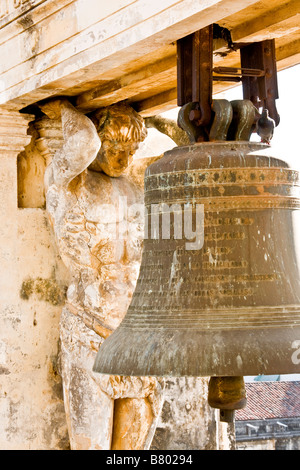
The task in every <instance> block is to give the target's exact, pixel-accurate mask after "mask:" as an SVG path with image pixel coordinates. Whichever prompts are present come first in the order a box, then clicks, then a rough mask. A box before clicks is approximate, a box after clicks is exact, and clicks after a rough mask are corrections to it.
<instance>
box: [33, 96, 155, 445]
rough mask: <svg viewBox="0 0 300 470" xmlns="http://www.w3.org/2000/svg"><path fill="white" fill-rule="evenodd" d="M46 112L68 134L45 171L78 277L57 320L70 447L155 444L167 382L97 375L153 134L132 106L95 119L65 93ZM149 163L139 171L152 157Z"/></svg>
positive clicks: (117, 311)
mask: <svg viewBox="0 0 300 470" xmlns="http://www.w3.org/2000/svg"><path fill="white" fill-rule="evenodd" d="M41 110H42V111H43V113H44V114H46V115H47V116H48V117H49V118H51V119H55V120H57V119H61V125H62V131H63V137H64V143H63V146H62V148H61V149H59V150H57V151H56V153H55V154H54V157H53V159H52V162H51V163H50V165H49V166H48V167H47V170H46V174H45V188H46V206H47V210H48V212H49V216H50V221H51V224H52V226H53V228H54V232H55V236H56V240H57V244H58V248H59V252H60V255H61V257H62V259H63V261H64V263H65V264H66V266H67V267H68V269H69V272H70V274H71V276H72V282H71V284H70V286H69V288H68V291H67V301H66V305H65V307H64V309H63V311H62V316H61V326H60V328H61V331H60V336H61V374H62V379H63V386H64V401H65V409H66V416H67V422H68V429H69V436H70V443H71V448H72V449H74V450H84V449H99V450H107V449H118V450H121V449H122V450H123V449H125V450H129V449H134V450H137V449H148V448H149V446H150V444H151V441H152V437H153V434H154V432H155V426H156V420H157V417H158V414H159V410H160V407H161V403H162V388H163V385H162V382H161V381H159V380H157V379H155V378H151V377H150V378H149V377H145V378H138V377H119V376H104V375H100V374H95V373H93V372H92V367H93V363H94V359H95V356H96V353H97V351H98V349H99V347H101V344H102V342H103V341H104V339H105V338H107V337H108V336H109V335H110V334H111V333H112V331H114V329H115V328H116V327H117V326H118V325H119V324H120V322H121V320H122V319H123V317H124V315H125V313H126V311H127V308H128V306H129V303H130V300H131V297H132V294H133V291H134V288H135V284H136V281H137V277H138V271H139V266H140V261H141V253H142V242H143V230H144V223H143V222H144V213H131V214H129V215H128V214H126V211H125V212H124V210H121V209H122V208H121V206H122V204H121V203H120V201H121V202H122V201H123V202H124V203H125V204H126V203H127V206H132V205H133V204H143V187H142V185H141V184H138V183H137V181H138V179H135V178H134V170H131V171H128V170H127V168H128V166H129V164H130V163H131V161H132V159H133V154H134V152H135V151H136V149H137V148H138V145H139V143H140V142H141V141H143V140H144V138H145V137H146V134H147V131H146V128H145V126H144V122H143V119H142V118H141V117H140V116H139V115H138V114H137V113H136V112H135V111H134V110H133V109H132V108H131V107H129V106H127V105H125V104H118V105H114V106H111V107H108V108H104V109H102V110H99V111H97V112H95V113H93V115H92V116H91V118H88V117H87V116H85V115H83V114H82V113H80V112H79V111H77V110H76V109H75V108H74V107H73V106H72V105H71V104H70V103H69V102H68V100H66V99H62V100H60V99H57V100H53V101H50V102H48V103H46V104H45V105H42V106H41ZM145 160H149V162H147V161H146V163H144V164H143V165H141V164H140V165H139V171H142V172H143V171H144V170H145V168H146V166H147V164H150V163H151V162H152V161H153V159H145ZM140 180H141V181H142V178H140ZM116 232H117V235H116ZM120 234H121V235H122V236H120Z"/></svg>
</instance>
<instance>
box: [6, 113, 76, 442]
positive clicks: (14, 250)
mask: <svg viewBox="0 0 300 470" xmlns="http://www.w3.org/2000/svg"><path fill="white" fill-rule="evenodd" d="M33 119H34V116H26V115H25V116H24V115H20V114H19V113H13V112H12V113H9V112H4V111H2V113H1V115H0V129H1V131H0V135H1V136H0V182H1V184H0V187H1V188H0V198H1V204H0V217H1V228H0V265H1V269H0V296H1V305H0V371H1V381H0V422H1V428H0V448H1V449H3V450H6V449H8V450H18V449H20V450H21V449H22V450H29V449H32V450H35V449H40V450H42V449H45V450H46V449H67V448H68V447H69V439H68V433H67V426H66V419H65V412H64V407H63V398H62V384H61V377H60V375H59V373H58V367H57V351H58V339H59V335H58V323H59V315H60V312H61V307H60V306H58V305H56V306H54V305H53V303H51V302H49V299H47V298H46V297H45V296H43V298H40V297H39V295H40V294H39V293H35V294H32V295H31V296H29V298H28V299H26V298H24V296H23V297H22V295H21V292H22V285H24V282H26V280H28V279H31V280H32V281H33V282H34V285H35V286H36V287H37V290H38V291H40V290H41V287H42V285H41V284H40V282H41V280H42V281H45V280H47V283H46V284H48V283H50V284H51V283H52V285H56V286H58V285H59V287H60V289H62V291H63V286H64V285H65V279H66V278H65V276H66V275H67V273H66V270H65V268H64V267H63V264H62V262H61V260H60V257H59V256H58V254H57V252H56V247H55V244H53V235H52V233H51V231H50V227H49V224H48V222H47V217H46V214H45V211H44V210H42V209H36V208H34V209H32V208H27V209H18V205H17V202H18V197H17V195H18V191H17V155H18V153H19V152H22V151H23V150H24V147H25V146H26V145H28V144H29V142H30V140H31V135H27V130H28V122H29V121H31V120H33ZM25 153H26V151H25ZM23 155H24V158H26V157H25V154H23ZM41 158H42V157H41ZM42 284H43V282H42Z"/></svg>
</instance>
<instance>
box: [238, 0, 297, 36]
mask: <svg viewBox="0 0 300 470" xmlns="http://www.w3.org/2000/svg"><path fill="white" fill-rule="evenodd" d="M271 7H272V2H270V6H269V8H268V9H267V10H265V11H264V12H261V11H260V10H258V11H257V13H256V15H255V16H254V17H253V18H252V19H251V20H248V21H246V22H245V21H243V19H242V18H243V17H242V12H241V21H240V23H239V25H238V26H235V27H234V28H233V29H232V31H231V35H232V40H233V41H234V42H258V41H264V40H265V39H273V38H280V37H282V36H286V35H288V34H291V33H293V32H296V31H297V30H299V29H300V7H299V0H291V1H289V2H287V3H284V4H283V5H280V6H279V7H277V8H274V9H271ZM253 12H255V8H253Z"/></svg>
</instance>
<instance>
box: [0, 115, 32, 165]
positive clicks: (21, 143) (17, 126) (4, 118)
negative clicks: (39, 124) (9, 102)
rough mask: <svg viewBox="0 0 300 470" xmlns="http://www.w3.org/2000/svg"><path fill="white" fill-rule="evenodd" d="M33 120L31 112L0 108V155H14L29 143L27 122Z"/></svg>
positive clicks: (29, 136)
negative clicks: (23, 112) (25, 112)
mask: <svg viewBox="0 0 300 470" xmlns="http://www.w3.org/2000/svg"><path fill="white" fill-rule="evenodd" d="M33 120H34V116H33V115H31V114H21V113H19V112H16V111H8V110H0V155H1V156H2V154H3V155H6V156H7V155H11V156H14V157H16V156H17V155H18V154H19V153H20V152H21V151H23V150H24V147H26V145H28V144H29V143H30V140H31V135H27V129H28V124H29V122H30V121H33Z"/></svg>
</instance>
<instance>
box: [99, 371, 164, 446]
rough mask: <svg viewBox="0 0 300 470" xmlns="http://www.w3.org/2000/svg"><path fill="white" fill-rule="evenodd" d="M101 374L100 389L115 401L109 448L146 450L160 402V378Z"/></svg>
mask: <svg viewBox="0 0 300 470" xmlns="http://www.w3.org/2000/svg"><path fill="white" fill-rule="evenodd" d="M100 377H101V378H100V382H101V388H102V389H103V390H104V391H105V392H106V393H107V395H109V396H110V397H112V398H114V400H115V408H114V422H113V437H112V446H111V448H112V450H148V449H149V448H150V446H151V443H152V439H153V436H154V433H155V430H156V426H157V421H158V417H159V415H160V412H161V407H162V404H163V397H164V381H163V379H157V378H154V377H120V376H107V375H106V376H105V375H100Z"/></svg>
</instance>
